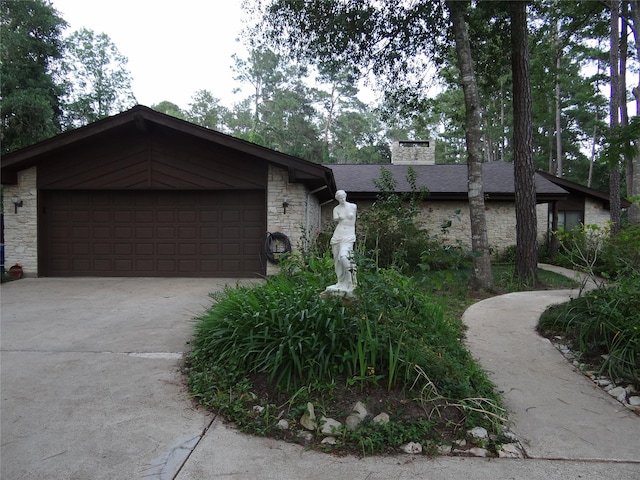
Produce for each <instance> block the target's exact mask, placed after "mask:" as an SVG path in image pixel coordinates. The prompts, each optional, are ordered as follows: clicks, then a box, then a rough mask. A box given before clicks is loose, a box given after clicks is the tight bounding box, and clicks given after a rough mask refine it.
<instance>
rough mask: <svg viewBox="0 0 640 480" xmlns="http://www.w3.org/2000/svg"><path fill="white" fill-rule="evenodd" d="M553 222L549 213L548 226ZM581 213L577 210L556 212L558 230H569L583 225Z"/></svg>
mask: <svg viewBox="0 0 640 480" xmlns="http://www.w3.org/2000/svg"><path fill="white" fill-rule="evenodd" d="M552 221H553V215H552V214H551V213H549V225H551V222H552ZM583 221H584V220H583V218H582V212H581V211H579V210H558V228H562V229H564V230H571V229H572V228H576V227H577V226H578V225H580V224H581V223H583Z"/></svg>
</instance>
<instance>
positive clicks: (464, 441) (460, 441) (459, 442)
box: [453, 439, 467, 447]
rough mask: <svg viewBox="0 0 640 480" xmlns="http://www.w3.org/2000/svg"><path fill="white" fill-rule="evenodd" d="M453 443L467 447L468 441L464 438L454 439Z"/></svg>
mask: <svg viewBox="0 0 640 480" xmlns="http://www.w3.org/2000/svg"><path fill="white" fill-rule="evenodd" d="M453 443H454V444H455V445H457V446H458V447H466V446H467V441H466V440H464V439H462V440H454V441H453Z"/></svg>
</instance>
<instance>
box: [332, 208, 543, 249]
mask: <svg viewBox="0 0 640 480" xmlns="http://www.w3.org/2000/svg"><path fill="white" fill-rule="evenodd" d="M371 203H372V202H370V201H366V202H365V201H361V202H358V214H361V213H362V212H363V211H365V210H366V209H367V208H369V207H370V206H371ZM333 207H334V205H327V206H325V207H323V210H322V223H323V226H324V228H325V230H327V231H328V230H329V228H330V227H329V225H330V224H331V223H332V222H331V216H332V211H333ZM458 209H459V210H460V213H458V214H456V210H458ZM485 209H486V216H487V230H488V232H487V233H488V237H489V246H490V248H491V250H492V252H493V253H501V252H502V251H503V250H504V249H505V248H507V247H509V246H510V245H515V244H516V215H515V205H514V204H513V203H512V202H486V203H485ZM536 211H537V223H538V241H539V242H540V244H542V242H544V241H545V239H546V234H547V213H546V212H547V205H546V204H541V205H538V206H537V208H536ZM416 221H417V222H419V223H420V224H421V225H422V226H423V227H424V228H426V229H427V231H429V232H430V233H431V234H432V235H437V236H438V238H440V239H441V240H442V242H443V243H444V244H446V245H455V244H457V243H458V242H460V243H461V244H463V245H465V246H466V247H467V248H471V222H470V218H469V203H468V202H466V201H441V202H429V201H426V202H424V203H423V205H422V208H421V211H420V213H419V214H418V217H417V218H416ZM448 221H451V226H450V227H449V228H447V229H446V231H445V232H443V231H442V227H441V225H442V224H443V223H446V222H448ZM356 227H357V223H356Z"/></svg>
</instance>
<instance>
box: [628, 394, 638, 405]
mask: <svg viewBox="0 0 640 480" xmlns="http://www.w3.org/2000/svg"><path fill="white" fill-rule="evenodd" d="M629 405H631V406H632V407H640V397H638V396H633V397H629Z"/></svg>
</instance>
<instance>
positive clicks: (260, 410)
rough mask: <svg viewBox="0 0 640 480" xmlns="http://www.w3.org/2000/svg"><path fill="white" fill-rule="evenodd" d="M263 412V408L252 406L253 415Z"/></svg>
mask: <svg viewBox="0 0 640 480" xmlns="http://www.w3.org/2000/svg"><path fill="white" fill-rule="evenodd" d="M262 412H264V407H263V406H261V405H254V406H253V413H262Z"/></svg>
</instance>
